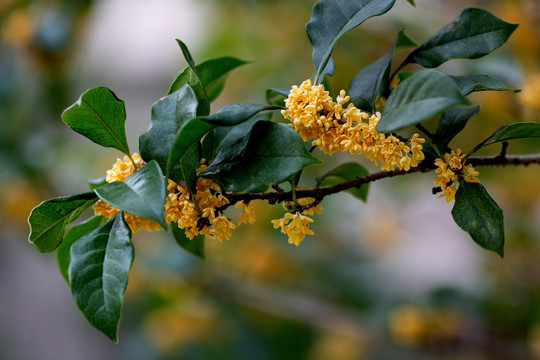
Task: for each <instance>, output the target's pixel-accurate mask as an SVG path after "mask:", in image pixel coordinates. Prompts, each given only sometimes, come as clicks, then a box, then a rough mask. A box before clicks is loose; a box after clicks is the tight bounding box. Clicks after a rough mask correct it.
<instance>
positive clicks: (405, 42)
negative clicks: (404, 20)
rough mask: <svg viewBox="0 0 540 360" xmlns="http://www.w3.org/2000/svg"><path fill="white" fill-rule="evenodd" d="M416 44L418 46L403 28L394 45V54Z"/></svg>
mask: <svg viewBox="0 0 540 360" xmlns="http://www.w3.org/2000/svg"><path fill="white" fill-rule="evenodd" d="M415 46H418V44H417V43H416V42H415V41H414V40H413V39H411V38H410V37H409V36H408V35H407V34H405V31H403V30H401V31H400V32H398V34H397V39H396V45H395V47H394V55H395V54H397V53H399V52H401V51H403V50H406V49H410V48H412V47H415Z"/></svg>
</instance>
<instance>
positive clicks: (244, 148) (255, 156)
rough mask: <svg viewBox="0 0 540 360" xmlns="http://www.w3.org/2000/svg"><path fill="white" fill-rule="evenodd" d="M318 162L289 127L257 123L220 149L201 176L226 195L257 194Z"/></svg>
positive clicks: (263, 122)
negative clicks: (246, 133) (216, 184)
mask: <svg viewBox="0 0 540 360" xmlns="http://www.w3.org/2000/svg"><path fill="white" fill-rule="evenodd" d="M320 162H321V161H320V160H319V159H317V158H315V157H314V156H313V155H311V154H310V152H309V151H308V150H307V149H306V145H305V144H304V141H303V140H302V138H300V136H299V135H298V133H297V132H296V131H294V130H293V129H292V128H291V127H290V126H288V125H286V124H278V123H274V122H270V121H259V122H258V123H256V124H255V125H254V126H253V128H252V130H251V132H250V133H249V134H248V135H247V136H245V137H244V138H241V139H239V140H238V141H236V142H235V143H232V144H230V145H227V146H224V147H222V148H221V150H220V151H219V152H218V154H217V155H216V157H215V159H214V161H213V162H212V163H211V164H210V166H208V168H206V170H204V171H203V172H201V176H203V177H206V178H209V179H213V180H215V181H216V182H218V183H219V184H220V185H222V186H223V187H224V188H225V189H226V190H227V191H232V192H259V191H265V190H266V189H268V187H270V186H271V185H272V184H277V183H280V182H283V181H285V180H287V179H289V178H290V177H291V176H293V175H294V174H295V173H296V172H298V171H299V170H300V169H302V168H304V167H306V166H308V165H311V164H318V163H320Z"/></svg>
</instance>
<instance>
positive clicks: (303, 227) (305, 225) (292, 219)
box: [272, 212, 314, 246]
mask: <svg viewBox="0 0 540 360" xmlns="http://www.w3.org/2000/svg"><path fill="white" fill-rule="evenodd" d="M312 222H313V219H311V218H310V217H308V216H305V215H302V214H300V213H298V212H295V213H287V214H285V217H283V218H282V219H278V220H272V224H274V229H277V228H279V227H281V232H282V233H284V234H287V235H288V236H289V244H294V245H296V246H298V245H300V243H301V242H302V240H304V237H306V235H313V234H314V232H313V231H312V230H309V223H312ZM287 223H288V224H287Z"/></svg>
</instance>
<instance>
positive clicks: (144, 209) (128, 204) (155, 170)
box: [94, 160, 167, 229]
mask: <svg viewBox="0 0 540 360" xmlns="http://www.w3.org/2000/svg"><path fill="white" fill-rule="evenodd" d="M94 191H95V192H96V194H97V195H98V196H99V197H100V199H101V200H103V201H105V202H106V203H108V204H110V205H112V206H114V207H115V208H118V209H121V210H124V211H125V212H128V213H131V214H134V215H138V216H142V217H143V218H147V219H150V220H153V221H155V222H157V223H158V224H159V225H161V227H162V228H163V229H167V224H166V223H165V219H164V218H163V206H164V204H165V180H164V179H163V173H162V172H161V169H160V168H159V165H158V164H157V162H155V161H154V160H152V161H150V162H149V163H148V164H146V165H145V166H144V167H142V168H141V169H140V170H139V171H137V172H136V173H134V174H133V175H130V176H128V177H127V178H126V180H124V181H115V182H112V183H110V184H107V185H104V186H101V187H99V188H97V189H96V190H94Z"/></svg>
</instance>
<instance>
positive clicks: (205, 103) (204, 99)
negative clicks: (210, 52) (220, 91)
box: [167, 39, 210, 116]
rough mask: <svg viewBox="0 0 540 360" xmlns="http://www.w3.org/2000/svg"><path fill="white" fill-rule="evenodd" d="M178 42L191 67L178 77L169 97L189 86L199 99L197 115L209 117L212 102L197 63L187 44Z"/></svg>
mask: <svg viewBox="0 0 540 360" xmlns="http://www.w3.org/2000/svg"><path fill="white" fill-rule="evenodd" d="M176 42H177V43H178V45H179V46H180V49H181V50H182V54H184V58H185V59H186V61H187V63H188V65H189V66H188V67H187V68H185V69H184V70H183V71H182V72H180V73H179V74H178V75H176V77H175V79H174V81H173V83H172V84H171V87H170V88H169V92H168V94H167V95H171V94H172V93H174V92H175V91H177V90H180V88H182V87H183V86H184V85H189V86H190V87H191V89H192V90H193V92H194V94H195V97H196V99H197V115H199V116H205V115H208V114H210V100H209V98H208V94H207V93H206V89H205V88H204V85H203V82H202V80H201V77H200V76H199V73H198V71H197V68H196V66H195V62H194V61H193V57H192V56H191V54H190V52H189V50H188V48H187V46H186V44H184V43H183V42H182V41H181V40H180V39H176Z"/></svg>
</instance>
